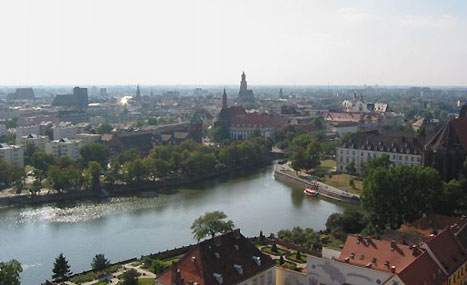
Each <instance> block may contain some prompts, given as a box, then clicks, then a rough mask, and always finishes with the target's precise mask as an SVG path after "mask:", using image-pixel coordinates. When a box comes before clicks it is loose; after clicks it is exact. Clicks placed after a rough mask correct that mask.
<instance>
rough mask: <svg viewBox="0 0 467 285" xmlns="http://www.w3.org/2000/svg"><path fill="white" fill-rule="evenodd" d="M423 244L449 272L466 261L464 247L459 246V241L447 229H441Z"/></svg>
mask: <svg viewBox="0 0 467 285" xmlns="http://www.w3.org/2000/svg"><path fill="white" fill-rule="evenodd" d="M425 246H426V247H428V248H429V249H430V251H431V252H432V253H433V255H434V256H435V258H436V259H437V260H438V261H439V263H440V264H441V265H442V266H443V268H444V269H445V270H446V271H447V272H448V273H449V274H452V273H453V272H455V271H456V270H457V269H458V268H459V267H460V266H461V265H463V264H464V263H465V262H466V261H467V251H466V249H464V248H462V247H461V244H460V242H459V241H458V240H457V239H456V237H455V236H454V234H453V233H452V232H451V231H450V230H449V229H445V230H443V231H441V232H440V233H439V234H438V235H437V236H435V237H434V238H433V239H431V240H429V241H427V242H426V243H425Z"/></svg>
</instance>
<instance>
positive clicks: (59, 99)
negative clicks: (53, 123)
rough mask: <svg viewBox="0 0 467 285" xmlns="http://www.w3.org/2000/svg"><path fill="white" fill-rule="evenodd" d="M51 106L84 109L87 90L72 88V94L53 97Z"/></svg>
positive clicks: (86, 104) (86, 105) (86, 103)
mask: <svg viewBox="0 0 467 285" xmlns="http://www.w3.org/2000/svg"><path fill="white" fill-rule="evenodd" d="M52 105H54V106H63V107H75V108H79V109H86V108H87V107H88V89H87V88H79V87H75V88H73V94H65V95H57V96H55V98H54V100H53V102H52Z"/></svg>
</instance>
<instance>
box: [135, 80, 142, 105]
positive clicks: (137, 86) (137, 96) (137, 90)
mask: <svg viewBox="0 0 467 285" xmlns="http://www.w3.org/2000/svg"><path fill="white" fill-rule="evenodd" d="M135 99H136V100H137V101H139V100H141V91H140V90H139V84H138V85H136V96H135Z"/></svg>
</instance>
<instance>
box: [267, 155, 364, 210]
mask: <svg viewBox="0 0 467 285" xmlns="http://www.w3.org/2000/svg"><path fill="white" fill-rule="evenodd" d="M274 178H275V179H277V180H279V181H284V182H287V183H290V184H292V185H294V186H296V187H302V188H305V187H312V186H313V183H316V184H318V186H319V187H318V190H316V191H318V192H319V195H320V196H324V197H326V198H329V199H333V200H337V201H340V202H345V203H352V204H359V203H360V196H359V195H357V194H352V193H349V192H346V191H344V190H341V189H337V188H335V187H332V186H330V185H327V184H324V183H322V182H319V181H316V180H315V181H310V180H306V179H303V178H300V177H298V176H297V175H295V174H294V172H293V171H290V170H289V168H288V167H287V166H285V165H280V164H276V165H275V167H274Z"/></svg>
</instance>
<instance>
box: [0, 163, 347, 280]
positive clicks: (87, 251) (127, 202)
mask: <svg viewBox="0 0 467 285" xmlns="http://www.w3.org/2000/svg"><path fill="white" fill-rule="evenodd" d="M272 173H273V167H272V166H269V167H266V168H264V169H262V170H259V171H256V172H255V173H253V174H248V175H243V176H241V177H235V178H229V179H225V178H224V179H217V180H215V181H211V182H207V183H203V184H201V185H196V186H194V187H185V188H181V189H172V190H170V191H168V193H165V194H154V193H144V194H142V195H138V196H137V197H119V198H111V199H108V200H105V201H96V200H93V201H79V202H73V203H63V204H50V205H41V206H28V207H23V208H12V209H6V210H2V211H0V261H6V260H10V259H12V258H16V259H18V260H19V261H20V262H21V263H22V265H23V269H24V271H23V273H22V275H21V278H22V284H40V283H41V282H43V281H44V280H45V279H47V278H50V276H51V270H52V264H53V261H54V259H55V257H56V256H58V255H59V254H60V252H63V253H64V255H65V256H66V257H67V258H68V259H69V263H70V265H71V270H72V271H73V272H80V271H83V270H88V269H90V263H91V260H92V257H93V256H94V255H96V254H97V253H104V254H105V255H106V256H107V257H108V258H109V259H110V260H111V261H120V260H124V259H128V258H132V257H138V256H141V255H143V254H149V253H154V252H158V251H160V250H165V249H171V248H174V247H178V246H181V245H185V244H189V243H193V242H194V240H193V238H192V235H191V231H190V229H189V228H190V225H191V223H192V222H193V220H194V219H196V218H197V217H199V216H200V215H202V214H203V213H205V212H206V211H214V210H221V211H224V212H225V213H226V214H227V215H228V216H229V219H231V220H233V221H234V223H235V225H236V226H237V227H239V228H240V229H241V231H242V233H243V234H244V235H247V236H253V235H258V234H259V231H260V230H263V232H264V233H265V234H269V233H271V232H277V231H278V230H280V229H285V228H292V227H293V226H301V227H312V228H314V229H315V230H320V229H324V224H325V222H326V219H327V217H328V216H329V215H330V214H332V213H335V212H342V211H343V210H344V207H345V205H342V204H338V203H334V202H331V201H327V200H322V199H317V198H310V197H306V196H305V195H304V194H303V189H293V188H292V187H290V186H288V185H286V184H283V183H281V182H278V181H275V180H274V178H273V175H272Z"/></svg>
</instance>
